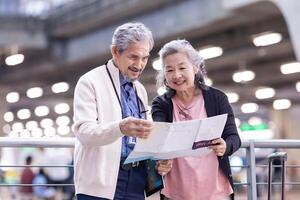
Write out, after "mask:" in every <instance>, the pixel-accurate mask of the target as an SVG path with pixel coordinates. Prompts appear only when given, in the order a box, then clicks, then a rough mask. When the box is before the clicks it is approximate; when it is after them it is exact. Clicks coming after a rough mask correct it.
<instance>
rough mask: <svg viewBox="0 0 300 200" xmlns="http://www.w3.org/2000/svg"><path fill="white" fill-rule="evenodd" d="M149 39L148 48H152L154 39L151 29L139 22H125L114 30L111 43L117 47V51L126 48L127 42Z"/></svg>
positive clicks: (120, 51)
mask: <svg viewBox="0 0 300 200" xmlns="http://www.w3.org/2000/svg"><path fill="white" fill-rule="evenodd" d="M140 41H149V44H150V45H149V46H150V50H151V49H152V48H153V45H154V40H153V36H152V33H151V31H150V30H149V28H147V27H146V26H145V25H144V24H142V23H140V22H136V23H126V24H123V25H121V26H119V27H117V29H116V30H115V32H114V34H113V37H112V45H115V46H116V47H117V50H118V52H119V53H122V52H123V51H125V50H126V48H127V47H128V45H129V43H131V42H134V43H135V42H140Z"/></svg>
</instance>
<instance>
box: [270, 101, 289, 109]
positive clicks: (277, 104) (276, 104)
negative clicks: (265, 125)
mask: <svg viewBox="0 0 300 200" xmlns="http://www.w3.org/2000/svg"><path fill="white" fill-rule="evenodd" d="M291 105H292V103H291V101H290V100H289V99H277V100H275V101H273V108H274V109H275V110H283V109H288V108H289V107H291Z"/></svg>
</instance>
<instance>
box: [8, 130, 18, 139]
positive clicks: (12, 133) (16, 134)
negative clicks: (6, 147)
mask: <svg viewBox="0 0 300 200" xmlns="http://www.w3.org/2000/svg"><path fill="white" fill-rule="evenodd" d="M8 137H14V138H15V137H19V133H18V132H17V131H11V132H10V133H9V134H8Z"/></svg>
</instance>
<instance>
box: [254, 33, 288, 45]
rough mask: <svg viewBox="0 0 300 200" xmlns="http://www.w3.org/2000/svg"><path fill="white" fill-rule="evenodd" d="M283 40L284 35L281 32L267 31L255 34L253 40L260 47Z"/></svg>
mask: <svg viewBox="0 0 300 200" xmlns="http://www.w3.org/2000/svg"><path fill="white" fill-rule="evenodd" d="M281 40H282V35H281V34H280V33H272V32H266V33H261V34H258V35H255V36H254V38H253V40H252V41H253V44H254V45H255V46H257V47H260V46H268V45H272V44H276V43H278V42H280V41H281Z"/></svg>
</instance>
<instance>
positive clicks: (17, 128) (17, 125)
mask: <svg viewBox="0 0 300 200" xmlns="http://www.w3.org/2000/svg"><path fill="white" fill-rule="evenodd" d="M11 128H12V130H13V131H21V130H23V129H24V125H23V124H22V123H21V122H16V123H13V124H12V126H11Z"/></svg>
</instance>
